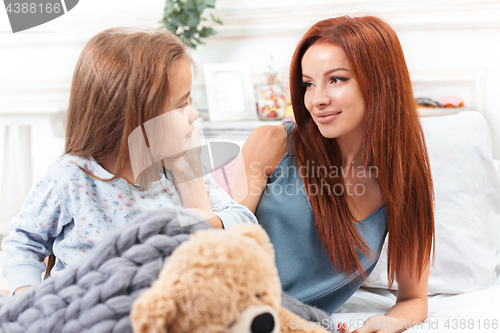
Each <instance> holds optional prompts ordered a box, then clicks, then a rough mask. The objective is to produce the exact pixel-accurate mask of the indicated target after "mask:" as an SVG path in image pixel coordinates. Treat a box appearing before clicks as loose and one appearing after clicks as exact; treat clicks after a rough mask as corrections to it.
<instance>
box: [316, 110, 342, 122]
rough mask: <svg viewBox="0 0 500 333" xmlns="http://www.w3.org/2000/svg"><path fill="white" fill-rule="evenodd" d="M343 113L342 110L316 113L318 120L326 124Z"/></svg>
mask: <svg viewBox="0 0 500 333" xmlns="http://www.w3.org/2000/svg"><path fill="white" fill-rule="evenodd" d="M341 113H342V111H337V112H325V113H320V114H317V115H316V120H317V121H318V123H320V124H325V123H327V122H329V121H332V120H333V119H335V118H337V117H338V116H340V114H341Z"/></svg>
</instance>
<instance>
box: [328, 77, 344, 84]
mask: <svg viewBox="0 0 500 333" xmlns="http://www.w3.org/2000/svg"><path fill="white" fill-rule="evenodd" d="M343 81H347V78H345V77H338V76H332V77H331V78H330V82H332V83H340V82H343Z"/></svg>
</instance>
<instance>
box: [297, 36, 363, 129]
mask: <svg viewBox="0 0 500 333" xmlns="http://www.w3.org/2000/svg"><path fill="white" fill-rule="evenodd" d="M302 73H303V74H302V82H303V85H304V86H305V87H306V92H305V95H304V104H305V106H306V108H307V110H308V111H309V113H310V114H311V118H312V119H313V121H314V122H315V123H316V126H318V129H319V131H320V132H321V134H322V135H323V136H324V137H326V138H341V137H343V136H346V138H359V137H361V138H362V137H363V132H364V114H365V103H364V99H363V96H362V93H361V90H360V88H359V86H358V83H357V81H356V79H355V78H354V75H353V73H352V71H351V69H350V66H349V62H348V61H347V57H346V55H345V53H344V50H342V48H340V47H339V46H337V45H334V44H330V43H316V44H313V45H312V46H310V47H309V49H307V51H306V52H305V54H304V56H303V58H302Z"/></svg>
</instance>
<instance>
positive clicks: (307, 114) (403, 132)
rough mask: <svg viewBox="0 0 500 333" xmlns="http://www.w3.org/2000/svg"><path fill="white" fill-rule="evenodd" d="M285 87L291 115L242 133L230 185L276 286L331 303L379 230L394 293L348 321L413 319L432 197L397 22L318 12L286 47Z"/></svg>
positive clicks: (419, 307)
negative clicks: (386, 302) (270, 250)
mask: <svg viewBox="0 0 500 333" xmlns="http://www.w3.org/2000/svg"><path fill="white" fill-rule="evenodd" d="M290 93H291V98H292V106H293V110H294V114H295V121H296V124H293V123H291V122H288V123H285V124H284V125H285V126H262V127H259V128H257V129H256V130H255V131H253V132H252V133H251V135H250V136H249V138H248V139H247V141H246V143H245V146H244V147H243V149H242V157H243V158H241V159H240V160H239V161H238V165H237V170H236V175H235V179H236V180H237V181H236V182H235V186H234V189H233V197H234V198H236V199H237V200H238V201H240V202H241V203H242V204H243V205H245V206H247V207H248V208H249V209H250V210H251V211H252V212H254V213H255V215H256V216H257V219H258V220H259V223H260V224H261V225H262V226H263V227H264V228H265V229H266V231H267V232H268V234H269V236H270V238H271V241H272V243H273V245H274V247H275V251H276V264H277V267H278V272H279V275H280V279H281V282H282V285H283V289H284V291H286V292H287V293H289V294H290V295H291V296H294V297H295V298H297V299H299V300H301V301H303V302H304V303H307V304H310V305H314V306H317V307H320V308H322V309H324V310H326V311H328V312H330V313H332V312H333V311H335V310H336V309H337V308H338V307H339V306H340V305H342V304H343V303H344V302H345V301H346V300H347V299H348V298H349V297H350V296H351V295H352V294H353V293H354V292H355V291H356V290H357V289H358V288H359V287H360V286H361V284H362V283H363V281H364V280H365V279H366V277H367V276H368V275H369V274H370V273H371V271H372V270H373V268H374V267H375V264H376V262H377V260H378V255H379V254H380V252H381V249H382V246H383V243H384V240H385V237H386V235H387V233H388V237H389V238H388V276H389V286H388V287H389V288H390V287H391V286H392V285H393V283H394V279H396V280H397V282H398V295H397V300H396V304H395V305H394V306H393V307H392V309H391V310H390V311H389V312H387V313H386V314H385V315H384V316H382V315H380V316H374V317H371V318H369V319H368V320H367V321H366V322H365V325H364V326H363V327H361V328H359V329H357V330H356V332H363V333H364V332H378V331H383V332H400V331H404V330H405V329H407V328H409V327H410V326H412V325H413V324H415V323H418V322H422V321H423V320H424V319H425V318H426V316H427V284H428V275H429V266H430V261H431V254H432V246H433V243H434V215H433V204H434V197H433V186H432V178H431V173H430V167H429V158H428V154H427V150H426V146H425V141H424V136H423V133H422V128H421V126H420V122H419V119H418V115H417V111H416V106H415V102H414V97H413V92H412V84H411V81H410V76H409V73H408V69H407V67H406V62H405V59H404V55H403V51H402V48H401V45H400V43H399V40H398V37H397V36H396V33H395V32H394V31H393V29H392V28H391V27H390V26H389V25H388V24H387V23H385V22H384V21H382V20H380V19H378V18H376V17H355V18H349V17H338V18H333V19H327V20H324V21H321V22H318V23H316V24H315V25H313V26H312V27H311V28H310V29H309V31H308V32H307V33H306V34H305V35H304V37H303V38H302V40H301V41H300V42H299V45H298V46H297V48H296V50H295V53H294V55H293V59H292V63H291V69H290ZM244 172H245V173H246V175H243V173H244ZM346 331H349V328H347V329H346Z"/></svg>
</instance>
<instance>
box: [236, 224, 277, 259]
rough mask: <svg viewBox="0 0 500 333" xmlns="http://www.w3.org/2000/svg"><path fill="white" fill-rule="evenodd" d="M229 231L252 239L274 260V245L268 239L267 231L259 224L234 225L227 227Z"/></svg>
mask: <svg viewBox="0 0 500 333" xmlns="http://www.w3.org/2000/svg"><path fill="white" fill-rule="evenodd" d="M229 232H234V233H237V234H240V235H243V236H246V237H249V238H252V239H254V240H255V241H257V243H258V244H259V245H260V246H261V247H262V248H263V249H264V251H266V253H267V254H268V255H269V256H270V257H271V258H272V259H273V261H274V247H273V245H272V244H271V240H270V239H269V236H268V235H267V232H266V231H265V230H264V228H262V227H261V226H260V225H253V224H252V225H251V224H247V225H243V224H240V225H235V226H234V227H232V228H231V229H229Z"/></svg>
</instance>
